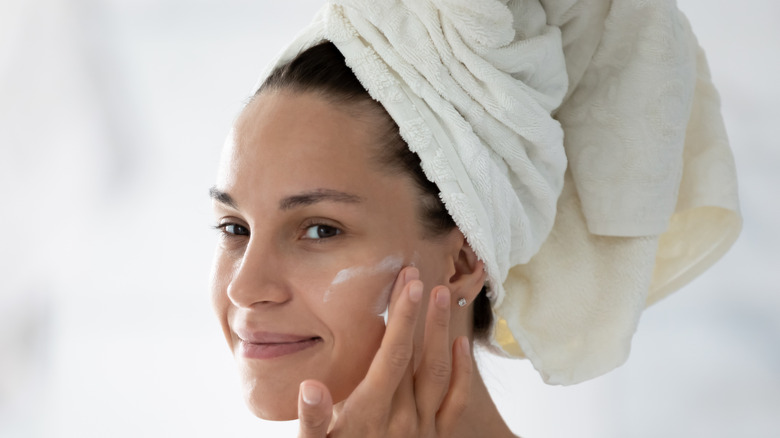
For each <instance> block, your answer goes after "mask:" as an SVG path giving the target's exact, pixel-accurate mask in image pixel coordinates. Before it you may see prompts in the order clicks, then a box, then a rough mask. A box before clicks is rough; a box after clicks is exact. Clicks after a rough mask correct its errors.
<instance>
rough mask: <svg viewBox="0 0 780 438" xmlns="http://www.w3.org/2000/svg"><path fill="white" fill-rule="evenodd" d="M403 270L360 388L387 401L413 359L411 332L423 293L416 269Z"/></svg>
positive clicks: (413, 329)
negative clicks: (378, 342) (385, 328)
mask: <svg viewBox="0 0 780 438" xmlns="http://www.w3.org/2000/svg"><path fill="white" fill-rule="evenodd" d="M402 273H403V276H404V281H403V284H404V286H403V288H402V290H401V294H400V296H399V297H398V298H397V299H395V300H394V303H393V306H392V312H390V315H389V317H388V322H387V330H386V331H385V336H384V338H382V344H381V345H380V346H379V350H378V351H377V353H376V356H374V360H373V362H371V366H370V367H369V369H368V373H367V374H366V378H365V379H364V380H363V384H361V388H360V389H361V390H365V391H367V392H368V394H370V396H371V398H372V399H374V400H376V398H377V395H379V394H384V395H385V396H386V402H387V403H390V400H392V398H393V395H394V394H395V392H396V389H397V388H398V384H399V382H400V381H401V378H402V377H403V376H404V373H405V372H407V368H408V366H409V363H410V361H411V359H412V355H413V351H414V346H413V340H414V331H415V326H416V325H417V319H418V315H419V313H420V307H421V306H420V301H422V294H423V284H422V282H421V281H420V280H419V277H420V273H419V271H418V270H417V268H414V267H407V268H405V269H404V270H403V271H402Z"/></svg>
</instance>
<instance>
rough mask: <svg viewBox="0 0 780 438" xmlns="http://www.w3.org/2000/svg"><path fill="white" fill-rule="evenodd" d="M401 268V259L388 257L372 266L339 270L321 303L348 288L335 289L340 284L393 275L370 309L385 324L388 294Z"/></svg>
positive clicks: (393, 256) (394, 256)
mask: <svg viewBox="0 0 780 438" xmlns="http://www.w3.org/2000/svg"><path fill="white" fill-rule="evenodd" d="M402 267H403V258H402V257H401V256H398V255H390V256H387V257H385V258H384V259H382V261H380V262H379V263H377V264H376V265H373V266H353V267H350V268H345V269H342V270H340V271H339V272H337V273H336V276H335V277H333V281H331V283H330V287H329V288H328V290H326V291H325V293H324V294H323V296H322V302H328V301H329V300H330V299H331V298H332V297H333V294H334V292H337V291H341V290H348V289H349V288H348V287H344V286H346V285H344V286H342V287H336V286H338V285H340V284H342V283H345V282H348V281H349V280H351V279H353V278H357V277H364V276H367V275H368V276H370V275H377V274H384V273H393V274H395V275H393V278H392V279H391V280H390V283H389V284H387V285H386V286H385V287H384V288H383V289H382V293H380V294H379V296H378V297H377V300H376V303H375V304H374V306H372V308H371V312H372V313H373V314H375V315H380V316H383V315H384V317H385V322H387V307H388V305H389V300H390V293H391V292H392V290H393V284H394V283H395V277H397V276H398V272H400V270H401V268H402Z"/></svg>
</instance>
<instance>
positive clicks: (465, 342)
mask: <svg viewBox="0 0 780 438" xmlns="http://www.w3.org/2000/svg"><path fill="white" fill-rule="evenodd" d="M460 351H461V353H462V354H463V355H465V356H466V357H469V356H471V348H470V347H469V338H467V337H465V336H461V337H460Z"/></svg>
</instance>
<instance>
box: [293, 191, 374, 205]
mask: <svg viewBox="0 0 780 438" xmlns="http://www.w3.org/2000/svg"><path fill="white" fill-rule="evenodd" d="M322 201H332V202H344V203H348V204H355V203H359V202H362V201H363V198H361V197H360V196H358V195H353V194H352V193H346V192H340V191H338V190H331V189H317V190H312V191H310V192H304V193H301V194H298V195H292V196H288V197H286V198H284V199H282V200H281V201H279V209H280V210H290V209H292V208H295V207H303V206H306V205H311V204H315V203H317V202H322Z"/></svg>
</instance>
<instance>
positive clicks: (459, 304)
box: [458, 298, 466, 307]
mask: <svg viewBox="0 0 780 438" xmlns="http://www.w3.org/2000/svg"><path fill="white" fill-rule="evenodd" d="M465 305H466V299H465V298H461V299H459V300H458V306H460V307H463V306H465Z"/></svg>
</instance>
